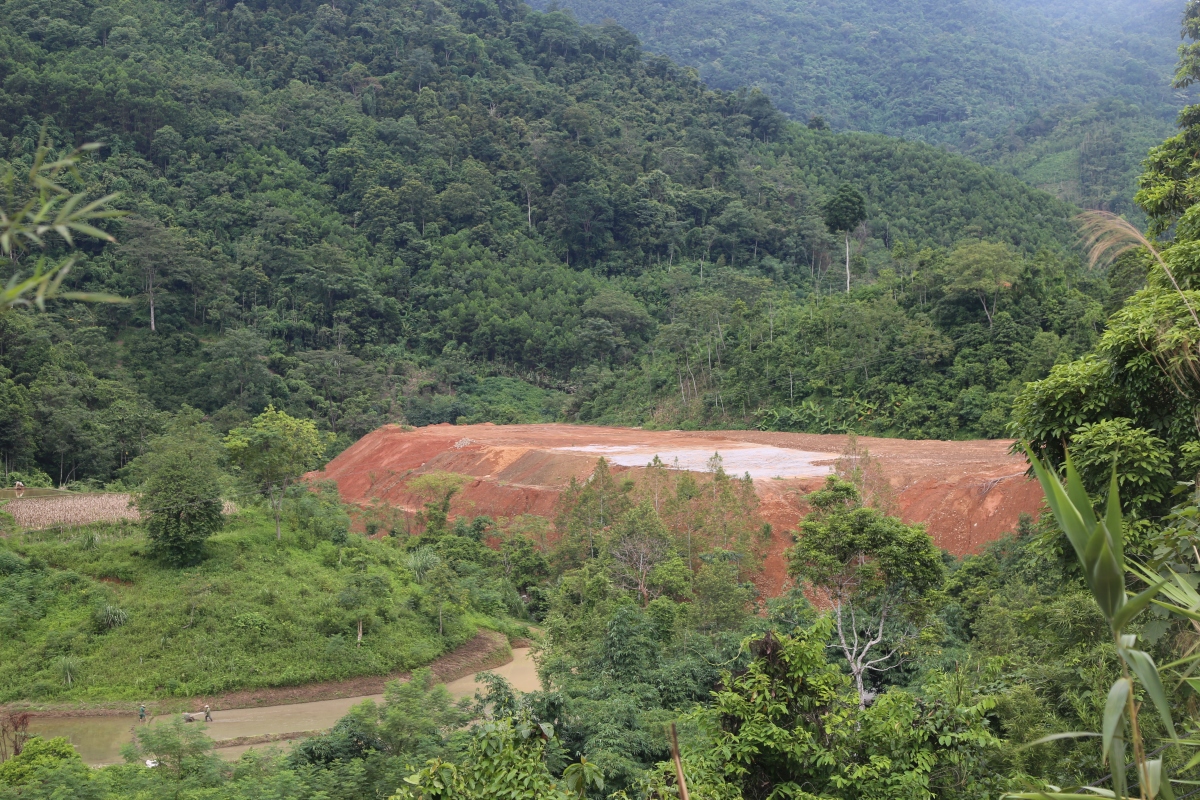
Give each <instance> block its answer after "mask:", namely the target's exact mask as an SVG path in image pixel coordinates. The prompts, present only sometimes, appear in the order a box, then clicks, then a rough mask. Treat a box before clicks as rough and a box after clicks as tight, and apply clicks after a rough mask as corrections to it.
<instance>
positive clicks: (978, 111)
mask: <svg viewBox="0 0 1200 800" xmlns="http://www.w3.org/2000/svg"><path fill="white" fill-rule="evenodd" d="M535 5H537V3H535ZM541 5H543V6H545V5H547V4H546V3H544V2H542V3H541ZM559 5H560V6H561V7H563V8H569V9H571V10H572V11H573V12H574V13H576V14H577V15H578V16H579V17H580V19H582V20H585V21H590V22H597V21H600V20H603V19H605V18H613V19H615V20H616V21H617V22H619V23H620V24H622V25H625V26H626V27H628V28H630V29H632V30H633V31H634V32H635V33H637V34H638V35H639V36H640V37H641V38H642V40H643V42H644V44H645V46H646V48H647V49H648V50H651V51H656V52H661V53H665V54H667V55H670V56H671V57H672V58H675V59H677V60H679V61H681V62H683V63H685V64H689V65H692V66H694V67H696V68H697V69H698V70H699V73H700V76H701V77H702V78H703V79H704V80H705V81H706V82H707V83H708V84H709V85H711V86H714V87H717V88H723V89H734V88H736V87H738V86H744V85H746V86H757V87H760V88H762V89H763V91H765V92H766V93H767V94H768V95H770V96H771V98H772V99H773V100H774V101H775V102H776V103H777V104H778V105H779V107H780V108H781V109H782V110H783V111H784V112H785V113H787V114H790V115H791V116H792V117H794V118H796V119H800V120H802V121H804V120H808V119H809V118H811V117H813V116H820V117H823V118H824V119H825V120H826V121H827V122H828V123H829V124H830V125H832V126H833V127H834V128H835V129H841V130H844V129H850V130H862V131H871V132H875V133H886V134H891V135H898V136H905V137H911V138H916V139H921V140H923V141H927V142H931V143H937V144H942V145H944V146H947V147H949V148H951V149H954V150H958V151H961V152H964V153H968V154H971V155H972V156H974V157H976V158H978V159H979V160H981V161H984V162H986V163H993V164H1000V165H1003V166H1005V167H1007V168H1009V169H1010V170H1011V171H1013V172H1015V173H1016V174H1018V175H1020V176H1021V177H1022V178H1025V179H1026V180H1028V181H1030V182H1031V183H1034V184H1035V185H1039V186H1042V187H1044V188H1047V189H1049V190H1051V191H1053V192H1055V193H1056V194H1058V195H1059V196H1060V197H1063V198H1064V199H1068V200H1071V201H1074V202H1077V203H1080V204H1083V205H1089V206H1107V207H1116V208H1121V209H1126V208H1128V206H1129V202H1128V201H1129V196H1130V195H1131V193H1132V187H1133V180H1134V177H1135V176H1136V173H1137V170H1138V164H1139V163H1140V160H1141V158H1142V157H1143V156H1144V154H1145V150H1146V148H1147V147H1149V146H1150V145H1151V144H1153V143H1154V142H1156V141H1160V140H1161V139H1162V138H1163V136H1164V134H1165V133H1166V132H1167V131H1168V130H1169V129H1170V125H1171V123H1172V122H1173V120H1174V115H1175V113H1176V111H1177V110H1178V108H1180V107H1181V106H1182V104H1183V101H1182V99H1181V98H1180V97H1179V96H1178V95H1177V93H1176V92H1174V91H1173V90H1172V89H1171V88H1170V76H1171V74H1172V69H1173V64H1174V60H1175V49H1176V46H1177V43H1178V40H1179V37H1178V32H1179V17H1180V15H1181V13H1182V3H1181V2H1178V0H1144V2H1134V1H1133V0H1091V1H1090V2H1085V0H1047V2H1033V1H1032V0H1012V1H1011V2H1007V3H1005V2H996V0H897V1H896V2H891V3H872V2H868V0H837V2H831V1H830V0H738V1H737V2H727V1H726V0H648V2H642V1H641V0H637V1H636V2H635V0H586V1H585V0H564V2H562V3H560V4H559Z"/></svg>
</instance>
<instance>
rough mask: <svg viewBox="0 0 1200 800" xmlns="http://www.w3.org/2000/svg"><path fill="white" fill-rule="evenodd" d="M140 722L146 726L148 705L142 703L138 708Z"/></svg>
mask: <svg viewBox="0 0 1200 800" xmlns="http://www.w3.org/2000/svg"><path fill="white" fill-rule="evenodd" d="M138 720H139V721H141V723H142V724H143V725H145V724H146V704H145V703H142V704H141V705H140V706H138Z"/></svg>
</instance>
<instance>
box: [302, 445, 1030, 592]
mask: <svg viewBox="0 0 1200 800" xmlns="http://www.w3.org/2000/svg"><path fill="white" fill-rule="evenodd" d="M848 445H849V439H848V437H846V436H826V435H817V434H799V433H764V432H759V431H699V432H686V431H643V430H638V429H630V428H601V427H591V426H581V425H492V424H483V425H457V426H455V425H432V426H429V427H426V428H418V429H416V430H407V431H406V430H404V429H402V428H400V427H398V426H386V427H384V428H381V429H379V430H377V431H375V432H374V433H371V434H369V435H368V436H366V437H364V438H363V439H361V440H360V441H358V442H357V443H355V444H354V445H353V446H352V447H350V448H349V449H347V450H346V451H345V452H344V453H342V454H341V455H339V456H338V457H337V458H335V459H334V460H333V461H331V462H330V463H329V464H328V465H327V466H326V468H325V470H324V472H321V473H313V474H312V475H311V476H310V477H313V478H327V479H332V480H334V481H336V482H337V484H338V488H339V489H340V491H341V493H342V497H343V499H345V500H346V501H347V502H351V503H359V504H366V503H370V502H372V501H382V502H384V503H386V504H388V505H391V506H395V507H398V508H402V509H405V510H407V511H417V510H419V509H420V508H421V504H422V502H423V500H422V498H421V497H418V496H415V495H414V493H413V492H411V491H410V490H409V489H408V485H409V483H410V482H411V480H412V478H413V477H414V476H416V475H420V474H424V473H429V472H436V471H445V472H454V473H458V474H461V475H466V476H470V478H471V479H472V480H471V481H470V482H469V483H467V484H466V485H465V486H464V487H463V490H462V492H461V494H460V497H459V499H458V500H457V501H456V505H455V511H456V512H457V513H469V514H472V515H475V514H487V515H489V516H492V517H514V516H518V515H521V514H532V515H537V516H545V517H552V516H553V514H554V506H555V502H556V501H557V499H558V495H559V493H560V492H561V490H562V488H563V487H564V486H566V484H567V483H568V481H569V480H570V479H571V478H572V477H575V478H579V479H582V478H586V477H587V476H588V475H589V474H591V471H592V469H593V468H594V467H595V463H596V459H597V458H598V457H600V456H604V457H605V458H607V459H608V460H609V462H610V463H611V464H613V465H614V470H615V471H621V470H638V469H640V468H642V467H644V466H645V465H646V464H647V463H648V462H649V461H650V460H651V459H653V458H654V456H655V455H658V456H659V457H660V458H661V459H662V460H663V461H664V462H665V463H666V464H667V465H669V466H675V467H677V468H680V469H689V470H695V471H703V470H704V468H705V464H706V462H707V460H708V459H709V458H710V457H711V456H712V455H713V453H720V455H721V458H722V463H723V467H724V469H725V470H726V472H729V473H730V474H735V475H742V474H744V473H746V472H749V473H750V475H751V476H752V477H753V478H754V482H755V487H756V490H757V492H758V496H759V499H760V502H761V505H760V508H759V511H760V513H761V515H762V516H763V518H764V519H765V520H766V521H768V522H770V523H771V524H772V526H773V529H774V534H773V541H772V542H771V545H770V548H769V553H768V554H767V557H766V560H765V563H764V570H765V573H764V575H763V576H762V580H761V581H760V588H762V589H763V590H764V591H766V592H768V593H769V594H774V593H777V592H778V591H780V589H781V587H782V585H783V582H784V578H785V572H784V563H783V557H782V554H783V551H784V549H786V548H787V547H788V546H789V545H790V544H791V541H792V540H791V531H792V530H793V529H794V528H795V525H796V522H797V521H798V520H799V519H800V518H801V516H802V515H803V513H804V503H803V500H802V497H803V495H804V494H805V493H806V492H809V491H812V490H813V489H814V488H816V487H817V486H819V485H820V483H821V482H822V481H823V480H824V476H825V475H827V474H829V473H830V472H831V471H832V470H833V468H834V464H835V462H836V461H837V459H838V458H839V457H840V456H841V455H842V454H843V453H844V452H846V450H847V447H848ZM1011 445H1012V442H1009V441H969V442H937V441H908V440H902V439H873V438H865V437H863V438H859V439H858V440H857V446H858V447H859V448H860V449H866V450H867V451H868V452H869V453H870V456H871V458H872V459H873V460H874V462H875V463H876V464H877V465H878V467H879V469H880V470H881V472H882V475H883V477H884V479H885V480H886V481H887V483H888V484H890V487H891V491H892V492H893V494H894V498H895V509H896V511H897V512H898V513H899V515H900V517H901V518H903V519H904V520H905V521H907V522H922V523H925V525H926V527H927V529H928V530H929V533H930V535H932V536H933V539H934V541H935V542H937V544H938V545H939V546H940V547H943V548H945V549H946V550H949V551H950V552H952V553H954V554H956V555H963V554H965V553H969V552H974V551H976V550H978V549H979V548H980V547H981V546H982V545H984V544H986V543H987V542H990V541H993V540H995V539H997V538H999V537H1000V536H1002V535H1003V534H1005V533H1006V532H1008V531H1011V530H1012V529H1013V527H1014V526H1015V525H1016V522H1017V517H1018V516H1019V515H1020V514H1021V513H1023V512H1027V513H1031V514H1034V513H1036V512H1037V510H1038V507H1039V504H1040V502H1041V498H1042V495H1041V491H1040V490H1039V488H1038V487H1037V484H1036V483H1035V482H1032V481H1030V480H1028V479H1027V478H1026V477H1025V466H1026V465H1025V461H1024V459H1023V458H1021V457H1017V456H1014V455H1011V454H1010V453H1009V448H1010V447H1011Z"/></svg>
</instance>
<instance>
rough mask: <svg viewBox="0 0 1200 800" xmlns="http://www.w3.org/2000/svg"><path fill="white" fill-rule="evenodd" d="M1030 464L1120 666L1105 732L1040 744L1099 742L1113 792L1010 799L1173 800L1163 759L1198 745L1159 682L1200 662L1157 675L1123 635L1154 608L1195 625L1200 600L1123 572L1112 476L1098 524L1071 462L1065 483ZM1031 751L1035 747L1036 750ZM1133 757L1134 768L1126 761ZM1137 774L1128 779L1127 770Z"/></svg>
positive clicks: (1175, 586) (1136, 570)
mask: <svg viewBox="0 0 1200 800" xmlns="http://www.w3.org/2000/svg"><path fill="white" fill-rule="evenodd" d="M1027 452H1029V460H1030V462H1031V463H1032V464H1033V470H1034V472H1035V473H1036V475H1037V477H1038V480H1039V481H1040V482H1041V484H1042V488H1043V490H1044V491H1045V493H1046V501H1047V503H1048V504H1049V506H1050V510H1051V511H1052V512H1053V513H1054V518H1055V519H1056V520H1057V521H1058V524H1059V526H1060V527H1061V528H1062V530H1063V532H1064V533H1066V535H1067V539H1068V540H1070V542H1071V546H1072V548H1073V549H1074V551H1075V555H1076V557H1077V558H1078V559H1079V563H1080V566H1082V568H1083V575H1084V579H1085V581H1086V582H1087V585H1088V589H1090V590H1091V593H1092V596H1093V597H1094V598H1095V600H1096V604H1097V605H1098V606H1099V608H1100V612H1101V613H1102V614H1103V615H1104V619H1105V620H1106V621H1107V623H1108V627H1109V631H1110V633H1111V635H1112V638H1113V647H1114V648H1115V649H1116V653H1117V656H1118V658H1119V661H1120V665H1121V677H1120V678H1119V679H1118V680H1117V681H1116V682H1115V683H1113V685H1112V688H1111V689H1110V690H1109V692H1108V698H1107V701H1106V702H1105V706H1104V715H1103V718H1102V728H1103V729H1102V730H1101V731H1099V732H1096V731H1088V732H1071V733H1059V734H1054V735H1052V736H1048V737H1045V738H1044V739H1040V740H1038V742H1045V741H1050V740H1053V739H1063V738H1075V737H1087V736H1094V737H1096V738H1099V739H1100V745H1101V752H1102V754H1103V758H1104V760H1105V762H1107V763H1108V764H1109V765H1110V766H1111V768H1112V788H1111V789H1095V788H1091V789H1089V791H1090V792H1091V793H1084V790H1079V791H1076V792H1062V791H1057V790H1056V791H1046V792H1031V793H1021V794H1013V795H1009V797H1018V798H1030V800H1033V799H1034V798H1056V799H1057V800H1076V799H1078V800H1084V798H1087V799H1088V800H1094V798H1096V797H1097V796H1101V797H1115V798H1127V797H1138V798H1141V800H1155V798H1158V797H1162V798H1165V800H1172V798H1173V797H1174V791H1173V790H1172V787H1171V780H1170V778H1169V776H1168V775H1167V770H1166V767H1165V766H1164V764H1165V761H1164V758H1163V757H1162V754H1164V753H1166V752H1167V751H1168V749H1169V748H1170V747H1172V746H1179V747H1193V748H1200V740H1198V739H1195V738H1191V739H1181V738H1180V737H1179V735H1178V733H1177V731H1176V727H1175V721H1174V719H1173V717H1172V708H1171V704H1170V702H1169V701H1168V699H1167V693H1166V690H1165V688H1164V686H1163V679H1162V674H1163V673H1164V672H1167V671H1169V670H1174V669H1178V668H1180V667H1184V666H1186V665H1188V664H1190V663H1193V662H1196V661H1200V655H1192V656H1190V657H1188V658H1185V659H1183V660H1180V661H1177V662H1175V663H1173V664H1168V665H1167V666H1166V667H1163V668H1160V667H1158V666H1157V665H1156V664H1155V663H1154V659H1153V658H1151V656H1150V654H1149V653H1147V652H1146V651H1144V650H1141V649H1140V648H1138V646H1137V636H1136V635H1135V634H1132V633H1129V632H1128V628H1129V626H1130V623H1131V622H1133V620H1134V618H1135V617H1136V616H1137V615H1138V614H1140V613H1141V612H1142V611H1144V610H1145V609H1146V608H1147V607H1149V606H1150V605H1151V604H1155V605H1158V606H1161V607H1163V608H1166V609H1167V610H1169V611H1171V612H1173V613H1175V614H1178V615H1180V616H1183V617H1186V618H1189V619H1193V620H1198V621H1200V594H1197V593H1196V591H1195V590H1194V589H1192V588H1191V586H1190V585H1189V584H1187V583H1186V582H1185V581H1184V580H1183V579H1181V578H1179V577H1178V576H1176V575H1171V576H1170V577H1168V578H1165V579H1164V578H1162V577H1160V576H1159V575H1157V574H1155V573H1154V572H1152V571H1151V570H1149V569H1147V568H1145V567H1142V566H1139V565H1135V564H1128V563H1127V562H1126V558H1125V542H1124V519H1123V518H1122V515H1121V501H1120V499H1119V496H1118V489H1117V477H1116V471H1115V470H1114V472H1113V478H1112V482H1111V484H1110V486H1109V491H1108V501H1107V508H1106V511H1105V514H1104V516H1103V517H1098V516H1097V515H1096V513H1095V512H1094V511H1093V508H1092V500H1091V497H1089V495H1088V493H1087V491H1086V489H1085V488H1084V485H1083V481H1082V480H1081V479H1080V477H1079V473H1078V472H1077V471H1076V469H1075V465H1074V463H1073V462H1072V461H1071V459H1070V457H1069V456H1068V458H1067V461H1066V483H1065V484H1064V483H1063V481H1061V480H1060V479H1059V477H1058V475H1057V474H1056V473H1055V472H1054V471H1053V470H1051V469H1050V468H1049V467H1048V466H1047V465H1046V464H1044V463H1043V462H1041V461H1040V460H1039V459H1037V458H1036V457H1035V456H1034V455H1033V453H1032V451H1027ZM1131 574H1132V575H1133V576H1135V577H1137V578H1138V579H1140V580H1142V581H1145V582H1147V583H1148V584H1149V586H1148V588H1146V589H1145V590H1144V591H1142V592H1140V593H1139V594H1136V595H1133V596H1130V594H1129V593H1128V592H1127V591H1126V588H1125V587H1126V581H1127V578H1128V577H1129V576H1130V575H1131ZM1138 687H1140V689H1141V693H1142V694H1143V695H1144V696H1145V697H1146V698H1148V699H1149V700H1150V702H1151V703H1152V704H1153V707H1154V709H1155V710H1156V711H1157V713H1158V716H1159V718H1160V719H1161V721H1162V734H1161V737H1160V738H1161V741H1159V742H1156V744H1158V745H1160V746H1159V747H1156V748H1154V749H1153V750H1148V748H1147V741H1146V739H1147V736H1146V733H1145V730H1144V728H1143V726H1142V725H1141V724H1140V723H1139V717H1138V712H1139V710H1140V709H1141V705H1142V704H1141V702H1140V701H1139V699H1138V697H1139V692H1138ZM1035 744H1036V743H1035ZM1130 756H1132V758H1131V761H1132V764H1127V761H1126V759H1127V758H1130ZM1197 764H1200V756H1197V757H1196V758H1193V759H1192V760H1191V762H1189V763H1188V764H1187V765H1186V767H1185V768H1184V769H1185V771H1186V770H1188V769H1191V768H1192V767H1194V766H1196V765H1197ZM1131 767H1132V769H1133V771H1134V776H1133V779H1132V780H1131V779H1130V775H1129V774H1128V773H1129V770H1130V768H1131Z"/></svg>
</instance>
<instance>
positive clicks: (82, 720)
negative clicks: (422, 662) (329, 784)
mask: <svg viewBox="0 0 1200 800" xmlns="http://www.w3.org/2000/svg"><path fill="white" fill-rule="evenodd" d="M481 671H485V672H494V673H496V674H498V675H501V676H502V677H504V678H505V679H506V680H508V682H509V683H510V684H512V686H513V688H515V689H517V690H518V691H522V692H530V691H535V690H537V689H539V688H540V683H539V681H538V675H537V668H536V665H535V664H534V662H533V658H532V657H531V656H530V650H529V648H528V647H520V648H514V649H513V650H512V658H511V659H510V660H509V661H508V662H507V663H505V664H502V665H500V666H497V667H493V668H492V669H489V670H481ZM477 674H478V673H471V674H468V675H463V676H462V677H459V678H457V679H456V680H452V681H450V682H449V683H447V684H446V688H447V689H449V690H450V693H451V694H452V695H453V696H454V697H456V698H459V697H470V696H471V695H473V694H474V693H475V690H476V688H477V684H476V682H475V676H476V675H477ZM364 700H374V701H376V702H381V701H382V700H383V693H382V692H379V693H372V694H367V695H357V696H353V697H340V698H337V699H331V700H317V701H312V702H301V703H287V704H284V705H269V706H259V707H255V708H226V707H221V706H214V707H213V712H212V714H213V721H212V722H211V723H208V724H206V725H204V730H205V733H207V734H208V735H209V736H211V737H212V738H213V739H214V740H216V742H217V753H218V754H219V755H221V756H222V757H224V758H226V759H236V758H238V757H240V756H241V754H242V753H244V752H246V751H247V750H249V749H251V748H252V747H258V748H265V747H270V746H273V745H272V743H271V742H267V741H262V740H268V739H270V740H274V741H276V742H280V744H279V745H278V746H281V747H287V744H286V741H287V740H289V739H292V738H303V737H304V736H305V735H310V734H312V733H314V732H317V731H322V730H328V729H329V728H331V727H333V725H334V724H335V723H336V722H337V721H338V720H339V719H341V718H342V717H343V716H345V715H346V713H347V712H348V711H349V710H350V709H351V708H352V707H354V706H356V705H358V704H359V703H361V702H362V701H364ZM171 716H174V715H166V716H160V717H156V718H155V721H161V720H166V719H170V717H171ZM136 725H137V720H136V718H132V717H129V716H123V717H113V716H106V717H35V718H34V720H33V722H32V723H31V725H30V732H32V733H36V734H38V735H40V736H46V737H51V736H66V737H68V738H69V739H70V740H71V743H72V744H74V745H75V748H76V749H77V750H78V751H79V754H80V756H81V757H82V758H83V760H84V761H85V762H87V763H88V764H91V765H92V766H103V765H105V764H118V763H122V758H121V747H123V746H124V745H125V744H126V743H127V742H129V741H131V740H132V737H133V730H134V727H135V726H136ZM239 740H241V741H244V740H254V743H253V744H246V743H239V744H235V745H233V746H224V747H223V746H222V742H225V743H231V742H239Z"/></svg>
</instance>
